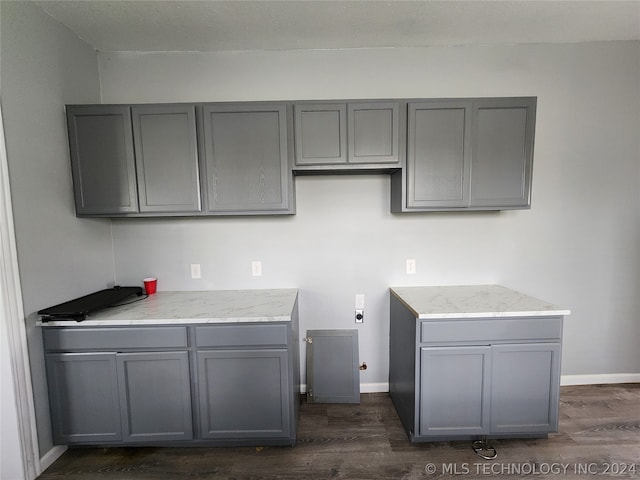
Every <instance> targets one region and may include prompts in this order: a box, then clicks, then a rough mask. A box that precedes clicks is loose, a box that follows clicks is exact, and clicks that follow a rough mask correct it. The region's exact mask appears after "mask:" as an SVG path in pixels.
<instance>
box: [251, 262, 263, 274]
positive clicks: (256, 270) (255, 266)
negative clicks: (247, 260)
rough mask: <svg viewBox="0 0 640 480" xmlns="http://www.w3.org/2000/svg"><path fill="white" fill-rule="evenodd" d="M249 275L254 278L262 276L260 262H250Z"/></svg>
mask: <svg viewBox="0 0 640 480" xmlns="http://www.w3.org/2000/svg"><path fill="white" fill-rule="evenodd" d="M251 275H253V276H254V277H261V276H262V262H261V261H260V260H254V261H253V262H251Z"/></svg>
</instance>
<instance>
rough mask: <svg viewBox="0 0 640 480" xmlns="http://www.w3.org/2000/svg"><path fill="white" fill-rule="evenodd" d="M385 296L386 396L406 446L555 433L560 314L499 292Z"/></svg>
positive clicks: (460, 289) (402, 291) (467, 289)
mask: <svg viewBox="0 0 640 480" xmlns="http://www.w3.org/2000/svg"><path fill="white" fill-rule="evenodd" d="M390 293H391V299H390V317H391V325H390V346H389V350H390V365H389V388H390V394H391V398H392V400H393V403H394V406H395V408H396V410H397V412H398V414H399V416H400V419H401V420H402V423H403V425H404V428H405V430H406V431H407V434H408V435H409V438H410V440H411V441H412V442H425V441H437V440H477V439H480V438H482V439H486V438H487V437H490V438H491V437H493V438H508V437H544V436H547V434H548V433H550V432H555V431H557V428H558V404H559V387H560V356H561V345H562V322H563V317H564V316H565V315H568V314H569V313H570V312H569V310H566V309H561V308H559V307H556V306H554V305H551V304H549V303H548V302H544V301H542V300H538V299H536V298H533V297H530V296H527V295H524V294H522V293H520V292H516V291H514V290H510V289H508V288H505V287H502V286H499V285H464V286H433V287H394V288H391V291H390Z"/></svg>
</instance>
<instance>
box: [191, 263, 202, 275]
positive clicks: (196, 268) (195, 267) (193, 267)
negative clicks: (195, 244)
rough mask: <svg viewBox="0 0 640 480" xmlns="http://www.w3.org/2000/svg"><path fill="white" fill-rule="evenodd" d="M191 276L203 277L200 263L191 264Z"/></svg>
mask: <svg viewBox="0 0 640 480" xmlns="http://www.w3.org/2000/svg"><path fill="white" fill-rule="evenodd" d="M191 278H202V272H201V271H200V264H199V263H192V264H191Z"/></svg>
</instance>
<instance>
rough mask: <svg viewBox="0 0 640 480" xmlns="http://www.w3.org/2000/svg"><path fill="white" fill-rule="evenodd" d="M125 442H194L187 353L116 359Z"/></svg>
mask: <svg viewBox="0 0 640 480" xmlns="http://www.w3.org/2000/svg"><path fill="white" fill-rule="evenodd" d="M117 362H118V372H119V374H120V375H119V378H118V382H119V391H120V404H121V405H122V424H123V437H124V441H126V442H149V441H165V440H189V439H191V438H193V427H192V420H191V418H192V417H191V390H190V389H191V384H190V381H189V359H188V356H187V352H163V353H123V354H118V355H117Z"/></svg>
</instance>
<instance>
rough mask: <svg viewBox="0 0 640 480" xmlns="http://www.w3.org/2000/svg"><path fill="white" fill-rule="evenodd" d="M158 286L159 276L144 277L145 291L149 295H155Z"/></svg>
mask: <svg viewBox="0 0 640 480" xmlns="http://www.w3.org/2000/svg"><path fill="white" fill-rule="evenodd" d="M157 286H158V279H157V278H145V279H144V291H145V292H147V295H153V294H154V293H156V288H157Z"/></svg>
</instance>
